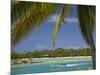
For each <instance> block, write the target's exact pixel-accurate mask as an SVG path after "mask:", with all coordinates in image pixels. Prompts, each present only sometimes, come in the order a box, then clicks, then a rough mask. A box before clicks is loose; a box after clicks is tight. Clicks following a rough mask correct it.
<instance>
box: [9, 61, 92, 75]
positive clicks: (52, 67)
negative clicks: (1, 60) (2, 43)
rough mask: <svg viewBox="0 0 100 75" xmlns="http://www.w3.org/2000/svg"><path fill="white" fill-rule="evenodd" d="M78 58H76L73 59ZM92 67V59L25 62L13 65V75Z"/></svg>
mask: <svg viewBox="0 0 100 75" xmlns="http://www.w3.org/2000/svg"><path fill="white" fill-rule="evenodd" d="M73 60H76V59H73ZM91 68H92V60H91V59H89V60H83V61H69V62H65V61H64V62H63V61H62V62H61V61H60V62H52V63H42V64H41V63H38V64H23V65H20V66H16V67H11V75H18V74H31V73H33V74H34V73H48V72H64V71H65V72H66V71H77V70H88V69H91Z"/></svg>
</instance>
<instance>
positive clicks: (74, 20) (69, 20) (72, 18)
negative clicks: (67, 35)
mask: <svg viewBox="0 0 100 75" xmlns="http://www.w3.org/2000/svg"><path fill="white" fill-rule="evenodd" d="M58 16H59V14H56V15H53V16H52V17H50V18H49V19H48V22H51V23H53V22H56V21H57V19H58ZM65 21H66V23H78V18H77V17H69V18H67V19H66V20H65Z"/></svg>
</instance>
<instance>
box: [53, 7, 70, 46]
mask: <svg viewBox="0 0 100 75" xmlns="http://www.w3.org/2000/svg"><path fill="white" fill-rule="evenodd" d="M69 12H70V5H64V7H63V9H62V11H61V13H60V15H59V17H58V19H57V22H56V25H55V28H54V33H53V40H52V47H54V46H55V41H56V37H57V32H58V30H59V29H60V28H61V23H62V22H64V21H65V20H66V18H67V17H68V15H69Z"/></svg>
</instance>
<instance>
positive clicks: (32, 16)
mask: <svg viewBox="0 0 100 75" xmlns="http://www.w3.org/2000/svg"><path fill="white" fill-rule="evenodd" d="M18 4H19V6H18ZM21 4H22V5H21ZM28 5H29V6H28ZM24 6H26V7H24ZM57 7H58V4H51V3H32V2H19V3H17V4H16V5H15V6H14V7H12V19H14V23H12V24H13V25H12V31H11V32H12V39H11V40H12V45H13V46H15V45H16V44H17V43H18V42H20V41H21V40H22V38H24V37H26V36H27V35H28V33H29V32H30V31H32V30H34V29H36V28H38V27H39V26H40V25H41V23H42V22H44V21H45V20H46V19H47V18H48V17H49V16H50V15H52V14H53V13H54V12H56V10H57Z"/></svg>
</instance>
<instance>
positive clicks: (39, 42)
mask: <svg viewBox="0 0 100 75" xmlns="http://www.w3.org/2000/svg"><path fill="white" fill-rule="evenodd" d="M59 12H60V10H59V11H58V12H57V13H55V14H54V15H53V16H50V18H49V19H48V20H46V21H45V22H44V23H43V24H42V25H41V27H40V28H39V30H38V31H35V32H31V33H30V34H29V36H28V37H26V38H24V40H22V41H21V42H20V43H19V44H17V46H16V47H15V50H16V51H17V52H23V51H32V50H36V49H37V50H43V49H53V48H52V38H53V31H54V26H55V23H56V20H57V17H58V15H59ZM78 24H79V22H78V19H77V11H76V6H75V5H73V6H72V10H71V14H70V16H69V17H68V19H67V21H66V23H62V25H61V29H60V31H59V32H58V35H57V40H56V44H55V48H83V47H88V46H87V44H86V43H85V41H84V40H83V37H82V35H81V32H80V29H79V25H78ZM94 36H95V32H94Z"/></svg>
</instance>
